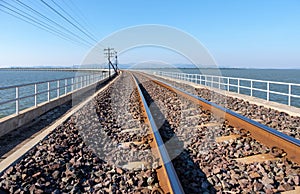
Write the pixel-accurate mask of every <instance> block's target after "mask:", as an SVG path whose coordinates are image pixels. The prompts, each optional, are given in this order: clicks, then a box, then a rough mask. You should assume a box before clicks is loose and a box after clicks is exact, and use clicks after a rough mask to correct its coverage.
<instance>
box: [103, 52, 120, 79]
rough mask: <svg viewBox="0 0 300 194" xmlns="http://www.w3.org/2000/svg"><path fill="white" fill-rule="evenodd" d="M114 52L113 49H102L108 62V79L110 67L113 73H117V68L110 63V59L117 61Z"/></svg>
mask: <svg viewBox="0 0 300 194" xmlns="http://www.w3.org/2000/svg"><path fill="white" fill-rule="evenodd" d="M116 53H117V52H116V51H114V49H113V48H109V47H108V48H106V49H104V55H105V56H106V57H107V60H108V74H109V78H110V76H111V75H110V66H112V68H113V69H114V71H115V73H116V74H117V73H118V72H117V68H116V67H115V66H114V65H113V64H112V62H111V60H110V59H111V57H114V56H115V57H116V59H117V55H116Z"/></svg>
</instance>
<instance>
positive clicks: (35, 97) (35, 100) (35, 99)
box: [34, 84, 37, 107]
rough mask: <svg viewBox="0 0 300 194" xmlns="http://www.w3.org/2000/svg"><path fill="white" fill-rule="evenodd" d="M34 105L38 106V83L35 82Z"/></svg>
mask: <svg viewBox="0 0 300 194" xmlns="http://www.w3.org/2000/svg"><path fill="white" fill-rule="evenodd" d="M34 106H35V107H36V106H37V84H34Z"/></svg>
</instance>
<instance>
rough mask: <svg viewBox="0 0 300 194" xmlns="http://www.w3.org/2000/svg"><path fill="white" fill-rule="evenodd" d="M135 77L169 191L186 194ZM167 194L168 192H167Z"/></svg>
mask: <svg viewBox="0 0 300 194" xmlns="http://www.w3.org/2000/svg"><path fill="white" fill-rule="evenodd" d="M132 77H133V80H134V82H135V85H136V88H137V90H138V93H139V96H140V99H141V101H142V106H143V108H144V110H145V114H146V116H147V118H148V121H149V125H150V129H151V130H152V133H153V136H154V141H155V144H156V146H157V149H158V152H159V155H160V158H161V159H162V167H163V168H164V169H163V170H164V171H165V175H166V176H167V178H168V181H167V182H168V184H169V189H170V191H168V192H170V193H176V194H177V193H178V194H180V193H184V191H183V188H182V186H181V183H180V181H179V179H178V176H177V174H176V171H175V169H174V166H173V163H172V161H171V160H170V157H169V154H168V151H167V149H166V147H165V144H164V142H163V140H162V138H161V136H160V133H159V131H158V127H157V125H156V123H155V121H154V118H153V116H152V114H151V111H150V109H149V107H148V105H147V103H146V100H145V98H144V96H143V93H142V91H141V89H140V87H139V81H138V80H137V78H136V77H135V76H134V75H132ZM166 193H167V192H166Z"/></svg>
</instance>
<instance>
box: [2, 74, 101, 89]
mask: <svg viewBox="0 0 300 194" xmlns="http://www.w3.org/2000/svg"><path fill="white" fill-rule="evenodd" d="M87 75H99V74H87ZM84 76H85V75H83V76H76V77H67V78H61V79H53V80H46V81H41V82H33V83H27V84H19V85H12V86H5V87H0V90H6V89H11V88H16V87H19V88H20V87H25V86H30V85H34V84H43V83H48V82H50V83H51V82H57V81H64V80H66V79H72V78H81V77H84Z"/></svg>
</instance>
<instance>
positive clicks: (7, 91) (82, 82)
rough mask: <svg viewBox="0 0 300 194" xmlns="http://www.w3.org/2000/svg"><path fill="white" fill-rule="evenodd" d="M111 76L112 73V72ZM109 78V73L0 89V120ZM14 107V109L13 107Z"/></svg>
mask: <svg viewBox="0 0 300 194" xmlns="http://www.w3.org/2000/svg"><path fill="white" fill-rule="evenodd" d="M112 74H113V72H112ZM108 77H109V72H102V73H95V74H87V75H82V76H76V77H68V78H64V79H56V80H49V81H42V82H35V83H29V84H21V85H14V86H7V87H0V96H1V97H0V107H1V108H0V113H1V115H0V118H1V116H2V117H4V116H9V115H11V114H17V115H18V114H19V112H20V111H21V110H24V109H26V108H31V107H37V106H38V105H39V104H41V103H44V102H49V101H51V100H52V99H56V98H60V97H63V96H65V95H68V94H69V93H71V92H73V91H75V90H78V89H81V88H84V87H87V86H89V85H92V84H94V83H96V82H98V81H100V80H103V79H105V78H108ZM13 106H14V107H13Z"/></svg>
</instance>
